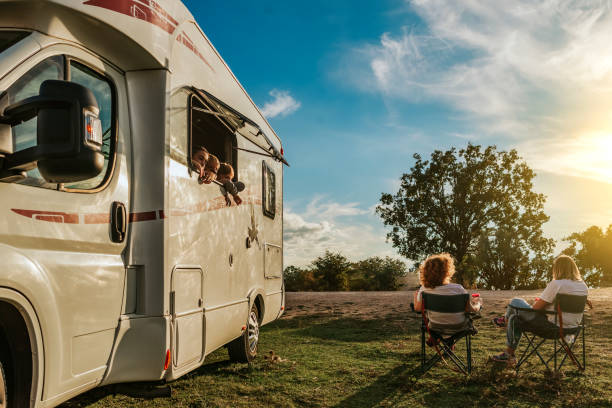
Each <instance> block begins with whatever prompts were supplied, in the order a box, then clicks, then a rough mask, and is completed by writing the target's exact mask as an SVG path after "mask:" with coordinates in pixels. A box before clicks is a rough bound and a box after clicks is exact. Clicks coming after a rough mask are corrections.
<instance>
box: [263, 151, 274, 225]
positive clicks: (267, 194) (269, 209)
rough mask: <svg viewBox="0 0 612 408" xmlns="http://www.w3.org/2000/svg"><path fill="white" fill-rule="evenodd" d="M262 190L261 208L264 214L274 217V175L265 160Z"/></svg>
mask: <svg viewBox="0 0 612 408" xmlns="http://www.w3.org/2000/svg"><path fill="white" fill-rule="evenodd" d="M262 192H263V197H262V198H263V200H262V204H263V205H262V208H263V212H264V215H267V216H268V217H270V218H274V216H275V215H276V175H275V174H274V171H272V169H271V168H270V167H269V166H268V165H267V164H266V162H263V185H262Z"/></svg>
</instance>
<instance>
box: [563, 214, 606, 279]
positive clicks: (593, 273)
mask: <svg viewBox="0 0 612 408" xmlns="http://www.w3.org/2000/svg"><path fill="white" fill-rule="evenodd" d="M564 241H568V242H569V243H570V246H569V247H568V248H566V249H565V250H564V251H563V252H564V253H565V254H567V255H570V256H572V257H573V258H574V259H575V260H576V264H577V265H578V268H579V269H580V272H581V273H582V275H583V279H584V280H585V282H586V283H587V284H588V285H589V286H591V287H593V286H609V285H612V224H610V225H609V226H608V228H607V229H606V230H605V231H603V230H602V229H601V228H600V227H597V226H592V227H589V228H587V229H586V230H584V231H582V232H575V233H573V234H572V235H570V236H569V237H567V238H565V239H564Z"/></svg>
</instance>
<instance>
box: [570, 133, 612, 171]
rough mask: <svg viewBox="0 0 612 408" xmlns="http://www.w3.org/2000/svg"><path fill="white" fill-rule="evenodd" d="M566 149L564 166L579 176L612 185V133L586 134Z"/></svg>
mask: <svg viewBox="0 0 612 408" xmlns="http://www.w3.org/2000/svg"><path fill="white" fill-rule="evenodd" d="M567 147H569V149H567V150H566V152H565V156H566V157H565V160H564V161H565V163H564V165H566V166H570V167H574V168H575V170H577V172H578V173H579V175H582V176H585V177H589V178H595V179H598V180H601V181H605V182H608V183H612V133H607V132H606V133H603V132H597V133H591V134H586V135H583V136H581V137H578V138H576V139H575V140H574V141H573V142H572V143H571V144H570V145H569V146H567Z"/></svg>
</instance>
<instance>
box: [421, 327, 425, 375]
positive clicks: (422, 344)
mask: <svg viewBox="0 0 612 408" xmlns="http://www.w3.org/2000/svg"><path fill="white" fill-rule="evenodd" d="M421 370H422V371H423V372H425V330H424V329H423V327H421Z"/></svg>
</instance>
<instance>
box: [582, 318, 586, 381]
mask: <svg viewBox="0 0 612 408" xmlns="http://www.w3.org/2000/svg"><path fill="white" fill-rule="evenodd" d="M585 331H586V326H585V325H584V324H583V325H582V369H583V370H586V341H585V334H584V332H585Z"/></svg>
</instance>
